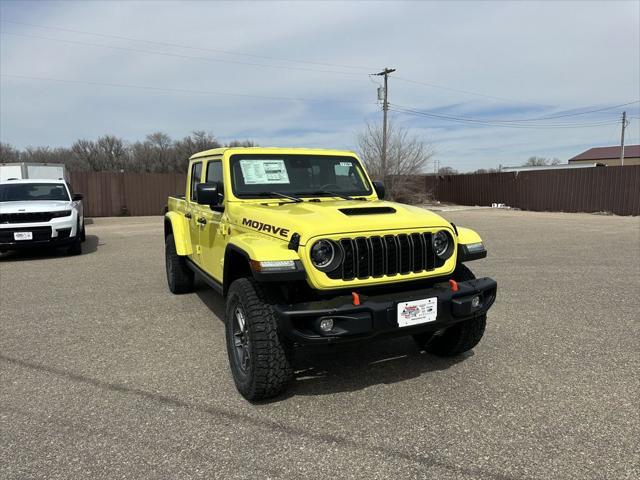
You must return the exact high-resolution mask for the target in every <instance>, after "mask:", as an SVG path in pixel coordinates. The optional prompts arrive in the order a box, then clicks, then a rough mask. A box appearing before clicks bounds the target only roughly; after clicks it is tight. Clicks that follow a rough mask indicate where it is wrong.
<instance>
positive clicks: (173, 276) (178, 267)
mask: <svg viewBox="0 0 640 480" xmlns="http://www.w3.org/2000/svg"><path fill="white" fill-rule="evenodd" d="M164 252H165V263H166V269H167V284H168V285H169V290H170V291H171V293H175V294H176V295H178V294H181V293H189V292H192V291H193V272H192V271H191V270H190V269H189V267H188V266H187V261H186V260H185V258H184V257H181V256H180V255H178V252H176V242H175V240H174V238H173V234H172V233H170V234H169V235H167V237H166V238H165V250H164Z"/></svg>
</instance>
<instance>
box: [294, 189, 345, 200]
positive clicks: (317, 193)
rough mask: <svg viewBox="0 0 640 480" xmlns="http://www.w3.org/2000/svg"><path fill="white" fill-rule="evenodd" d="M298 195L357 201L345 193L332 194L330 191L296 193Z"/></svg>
mask: <svg viewBox="0 0 640 480" xmlns="http://www.w3.org/2000/svg"><path fill="white" fill-rule="evenodd" d="M296 195H305V196H306V195H311V196H316V195H330V196H332V197H338V198H342V199H343V200H355V198H353V197H350V196H349V195H346V194H344V193H339V192H331V191H329V190H318V191H316V192H308V193H307V192H296Z"/></svg>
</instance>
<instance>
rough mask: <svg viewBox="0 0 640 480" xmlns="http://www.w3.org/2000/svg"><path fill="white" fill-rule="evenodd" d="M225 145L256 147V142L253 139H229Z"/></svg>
mask: <svg viewBox="0 0 640 480" xmlns="http://www.w3.org/2000/svg"><path fill="white" fill-rule="evenodd" d="M226 146H227V147H257V146H258V144H257V143H256V142H254V141H253V140H231V141H230V142H229V143H227V145H226Z"/></svg>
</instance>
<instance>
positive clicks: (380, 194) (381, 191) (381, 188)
mask: <svg viewBox="0 0 640 480" xmlns="http://www.w3.org/2000/svg"><path fill="white" fill-rule="evenodd" d="M373 188H374V189H375V191H376V194H377V195H378V198H379V199H380V200H384V195H385V193H386V192H385V189H384V183H382V182H379V181H377V180H376V181H375V182H373Z"/></svg>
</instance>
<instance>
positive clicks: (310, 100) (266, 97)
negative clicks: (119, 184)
mask: <svg viewBox="0 0 640 480" xmlns="http://www.w3.org/2000/svg"><path fill="white" fill-rule="evenodd" d="M0 76H2V77H10V78H23V79H29V80H42V81H49V82H60V83H71V84H82V85H94V86H102V87H117V88H135V89H140V90H153V91H163V92H175V93H189V94H200V95H216V96H225V97H246V98H259V99H264V100H286V101H293V102H303V103H326V102H331V103H352V104H354V103H355V104H361V105H375V103H373V102H359V101H357V100H332V99H325V98H323V99H316V98H302V97H299V98H298V97H281V96H270V95H252V94H248V93H230V92H216V91H211V90H191V89H184V88H167V87H153V86H148V85H132V84H124V83H107V82H93V81H86V80H72V79H63V78H49V77H36V76H31V75H15V74H9V73H0Z"/></svg>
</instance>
